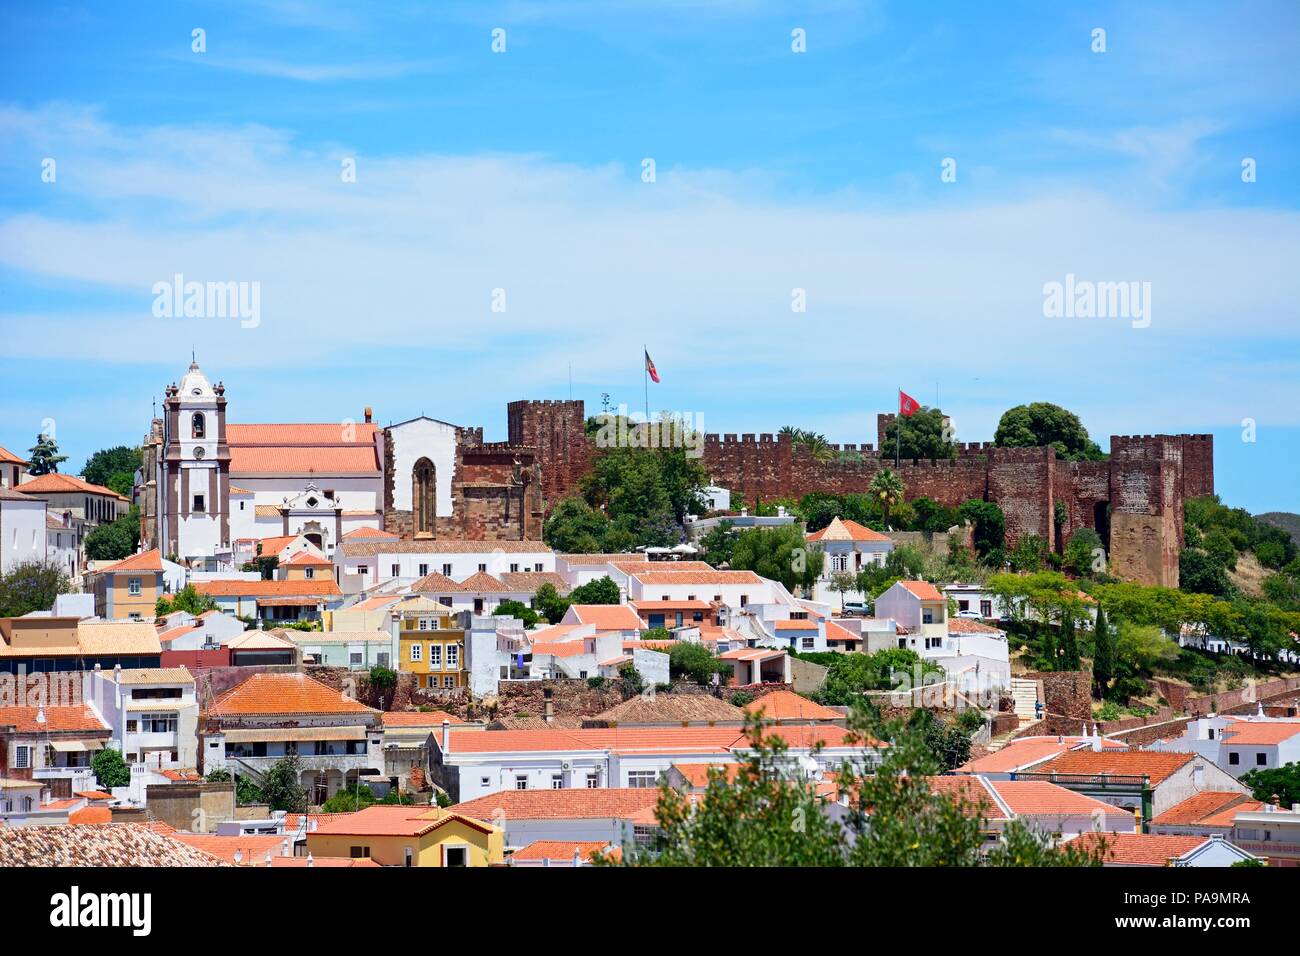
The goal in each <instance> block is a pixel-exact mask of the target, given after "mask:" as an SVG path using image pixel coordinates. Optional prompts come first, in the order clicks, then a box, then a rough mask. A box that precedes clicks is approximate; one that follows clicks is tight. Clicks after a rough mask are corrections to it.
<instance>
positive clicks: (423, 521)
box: [411, 458, 438, 534]
mask: <svg viewBox="0 0 1300 956" xmlns="http://www.w3.org/2000/svg"><path fill="white" fill-rule="evenodd" d="M436 478H437V471H436V470H435V469H434V467H433V462H431V461H429V459H427V458H421V459H420V460H419V461H417V462H416V463H415V468H414V469H413V470H412V472H411V504H412V511H414V512H415V533H416V534H433V528H434V523H435V522H436V520H437V517H438V499H437V481H436Z"/></svg>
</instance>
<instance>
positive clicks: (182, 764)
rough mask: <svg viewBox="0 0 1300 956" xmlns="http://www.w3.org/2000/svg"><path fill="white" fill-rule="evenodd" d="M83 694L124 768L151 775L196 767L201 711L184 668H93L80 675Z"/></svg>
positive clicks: (191, 681) (192, 680) (192, 682)
mask: <svg viewBox="0 0 1300 956" xmlns="http://www.w3.org/2000/svg"><path fill="white" fill-rule="evenodd" d="M83 692H84V694H85V698H86V702H87V703H88V704H89V705H90V706H91V707H93V708H94V709H95V711H96V712H97V713H98V714H99V715H100V716H101V717H102V718H103V720H104V723H106V724H107V725H108V726H109V728H110V730H111V731H112V737H111V738H110V746H112V747H113V748H114V749H116V750H120V751H121V752H122V756H123V757H124V758H125V760H126V762H127V763H129V764H144V765H145V766H146V767H148V768H150V769H151V770H162V769H178V768H188V769H193V768H195V767H197V766H198V750H197V748H198V737H197V733H198V718H199V705H198V700H197V698H196V697H195V694H194V678H193V677H192V676H190V672H189V671H187V670H186V669H185V668H184V667H168V668H154V669H129V670H123V669H122V668H121V667H115V668H114V669H113V670H101V669H100V668H99V667H96V668H95V670H93V671H89V672H87V673H86V674H85V675H84V680H83Z"/></svg>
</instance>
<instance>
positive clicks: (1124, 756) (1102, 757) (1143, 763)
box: [1033, 750, 1196, 785]
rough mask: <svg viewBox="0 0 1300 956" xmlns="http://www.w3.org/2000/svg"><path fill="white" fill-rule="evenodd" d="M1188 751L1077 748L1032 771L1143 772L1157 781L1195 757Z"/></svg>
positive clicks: (1071, 772)
mask: <svg viewBox="0 0 1300 956" xmlns="http://www.w3.org/2000/svg"><path fill="white" fill-rule="evenodd" d="M1195 756H1196V755H1195V754H1190V753H1165V752H1161V751H1155V750H1121V751H1114V752H1107V751H1104V750H1103V751H1101V752H1097V751H1093V750H1077V751H1071V752H1069V753H1064V754H1061V755H1060V756H1059V757H1055V758H1053V759H1052V760H1049V761H1048V762H1047V763H1045V764H1041V765H1039V766H1037V767H1035V768H1034V769H1033V772H1034V773H1060V774H1084V775H1088V776H1098V775H1101V774H1108V775H1110V776H1146V777H1149V778H1150V779H1151V783H1152V784H1153V785H1154V784H1159V783H1161V782H1162V781H1164V780H1165V779H1167V778H1168V777H1170V776H1172V775H1173V774H1174V773H1176V772H1177V771H1178V770H1179V769H1180V768H1182V767H1184V766H1186V765H1187V764H1188V763H1190V762H1191V761H1192V759H1193V758H1194V757H1195Z"/></svg>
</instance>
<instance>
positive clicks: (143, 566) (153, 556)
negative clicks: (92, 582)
mask: <svg viewBox="0 0 1300 956" xmlns="http://www.w3.org/2000/svg"><path fill="white" fill-rule="evenodd" d="M162 569H163V566H162V552H161V551H159V550H158V549H157V548H154V549H153V550H151V551H141V552H140V553H139V554H133V555H131V556H130V557H129V558H124V559H123V560H121V561H119V562H117V563H116V564H110V565H109V566H108V567H106V568H100V569H99V572H98V573H99V574H107V573H110V572H117V571H161V570H162Z"/></svg>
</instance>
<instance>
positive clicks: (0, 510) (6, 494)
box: [0, 488, 75, 574]
mask: <svg viewBox="0 0 1300 956" xmlns="http://www.w3.org/2000/svg"><path fill="white" fill-rule="evenodd" d="M45 509H46V505H45V502H44V500H42V499H41V498H34V497H32V496H31V495H24V494H20V493H19V492H17V491H10V490H9V489H8V488H0V574H8V573H9V572H10V571H11V570H13V569H14V568H15V567H17V566H18V565H20V564H31V563H35V564H44V563H45V560H46V553H47V549H46V546H47V539H48V534H47V524H46V518H45ZM65 570H67V569H66V567H65ZM70 573H75V570H74V571H72V572H70Z"/></svg>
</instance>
